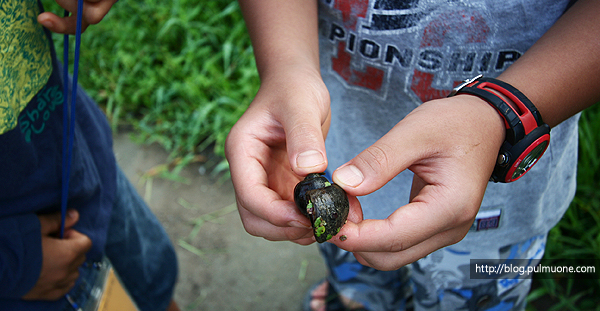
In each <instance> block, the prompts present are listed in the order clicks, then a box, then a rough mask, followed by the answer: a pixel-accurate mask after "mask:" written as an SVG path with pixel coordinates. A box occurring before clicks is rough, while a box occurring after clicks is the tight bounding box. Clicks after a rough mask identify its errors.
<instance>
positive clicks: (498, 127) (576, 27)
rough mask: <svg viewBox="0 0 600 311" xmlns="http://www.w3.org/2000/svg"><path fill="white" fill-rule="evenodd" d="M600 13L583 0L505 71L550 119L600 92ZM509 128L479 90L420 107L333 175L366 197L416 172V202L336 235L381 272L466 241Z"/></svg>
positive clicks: (599, 95) (590, 0) (557, 118)
mask: <svg viewBox="0 0 600 311" xmlns="http://www.w3.org/2000/svg"><path fill="white" fill-rule="evenodd" d="M599 14H600V2H598V1H596V0H580V1H578V2H577V3H576V4H575V5H574V7H572V8H571V9H570V10H569V11H568V12H567V13H566V14H565V15H564V16H563V17H562V18H561V19H560V20H559V21H558V22H557V23H556V24H555V25H554V26H553V27H552V28H551V30H550V31H548V33H547V34H546V35H544V36H543V38H541V39H540V40H539V41H538V42H537V43H536V44H535V45H534V46H533V47H532V48H531V49H530V50H529V51H527V52H526V53H525V54H524V55H523V56H522V57H521V58H520V59H519V60H518V61H517V62H515V63H514V64H513V65H512V66H511V67H510V68H508V69H507V70H506V72H505V73H503V74H502V75H501V76H499V79H500V80H503V81H505V82H508V83H510V84H512V85H513V86H515V87H516V88H517V89H519V90H521V91H522V92H523V93H524V94H525V95H526V96H527V97H528V98H529V99H530V100H531V101H532V102H533V103H534V104H535V105H536V106H537V108H538V109H539V111H540V112H541V115H542V117H543V119H544V121H545V122H546V123H548V124H549V125H550V126H555V125H557V124H558V123H560V122H562V121H563V120H565V119H567V118H568V117H570V116H572V115H574V114H575V113H577V112H579V111H581V110H583V109H585V108H586V107H588V106H591V105H593V104H594V103H595V102H597V101H598V100H599V99H600V39H599V38H600V23H598V19H597V16H598V15H599ZM524 31H527V30H526V29H524ZM504 132H505V128H504V125H503V120H502V119H501V118H500V117H499V114H498V113H497V112H496V111H495V110H494V109H493V108H491V106H490V105H488V104H487V103H486V102H485V101H483V100H481V99H479V98H478V97H475V96H470V95H458V96H454V97H450V98H445V99H439V100H435V101H430V102H427V103H424V104H423V105H421V106H419V107H418V108H417V109H415V110H414V111H413V112H412V113H410V114H409V115H408V116H407V117H406V118H405V119H403V120H402V121H400V122H399V123H398V124H397V125H396V126H395V127H394V128H393V129H392V130H391V131H390V132H388V133H387V134H386V135H385V136H384V137H383V138H382V139H380V140H379V141H377V142H376V143H375V144H374V145H373V146H371V147H369V148H368V149H366V150H365V151H363V152H362V153H361V154H359V155H358V156H357V157H356V158H354V159H352V160H351V161H349V162H348V163H346V164H345V165H343V166H342V167H341V168H339V169H338V170H336V171H335V172H334V173H333V179H334V181H335V182H337V183H339V184H341V185H342V186H343V188H344V189H345V190H346V191H347V192H348V193H350V194H352V195H355V196H360V195H365V194H368V193H371V192H373V191H376V190H377V189H378V188H379V187H381V186H383V185H384V184H385V183H386V182H387V181H389V180H390V179H391V178H393V177H394V176H395V175H396V174H398V173H399V172H401V171H403V170H405V169H410V170H412V171H413V172H414V173H415V179H414V181H413V188H412V192H411V203H409V204H407V205H405V206H402V207H399V208H398V209H397V210H396V211H395V212H394V213H393V214H392V215H391V216H390V217H388V218H387V219H385V220H365V221H363V222H359V223H351V222H348V224H346V225H345V226H344V227H343V229H342V231H341V232H340V233H339V234H338V235H337V236H336V237H334V239H332V240H331V241H333V242H334V243H335V244H336V245H338V246H339V247H341V248H343V249H346V250H348V251H351V252H354V254H355V255H356V257H357V258H358V259H359V261H361V262H362V263H364V264H366V265H369V266H372V267H375V268H378V269H382V270H390V269H397V268H399V267H401V266H403V265H406V264H408V263H411V262H413V261H416V260H418V259H420V258H422V257H424V256H426V255H427V254H430V253H431V252H433V251H435V250H437V249H439V248H441V247H444V246H447V245H451V244H453V243H456V242H458V241H460V240H461V239H462V238H463V237H464V235H465V234H466V233H467V231H468V230H469V228H470V226H471V224H472V223H473V220H474V218H475V215H476V214H477V211H478V210H479V206H480V204H481V201H482V198H483V193H484V191H485V189H486V186H487V183H488V178H489V176H490V175H491V171H492V169H493V167H494V165H495V160H496V158H497V155H498V150H499V149H500V144H501V143H502V141H503V140H504ZM342 235H345V236H346V239H345V241H340V240H339V237H340V236H342Z"/></svg>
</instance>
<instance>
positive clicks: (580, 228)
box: [528, 104, 600, 311]
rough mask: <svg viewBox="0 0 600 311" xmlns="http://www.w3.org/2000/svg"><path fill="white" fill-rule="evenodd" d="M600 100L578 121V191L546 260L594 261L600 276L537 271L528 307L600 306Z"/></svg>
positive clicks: (549, 262) (554, 233) (544, 262)
mask: <svg viewBox="0 0 600 311" xmlns="http://www.w3.org/2000/svg"><path fill="white" fill-rule="evenodd" d="M599 143H600V104H596V105H595V106H593V107H592V108H589V109H587V110H585V111H584V112H583V113H582V115H581V120H580V122H579V159H578V171H577V193H576V196H575V199H574V200H573V202H572V203H571V206H570V207H569V209H568V210H567V212H566V213H565V215H564V216H563V218H562V219H561V221H560V222H559V223H558V225H557V226H556V227H554V228H553V229H552V230H551V231H550V233H549V235H548V243H547V246H546V254H545V256H544V259H543V260H542V262H541V263H542V265H545V266H552V265H561V264H563V263H567V264H569V265H576V266H589V265H594V266H595V268H596V276H595V278H591V279H576V278H574V277H573V276H570V277H566V278H565V276H563V275H560V274H556V275H539V276H537V278H536V276H534V289H533V290H532V292H531V293H530V295H529V298H528V300H529V302H530V307H529V310H540V311H541V310H600V298H599V297H598V294H597V293H599V292H600V271H599V270H598V269H600V193H599V190H600V184H599V181H600V145H599Z"/></svg>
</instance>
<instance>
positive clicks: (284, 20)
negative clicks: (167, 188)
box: [225, 0, 330, 244]
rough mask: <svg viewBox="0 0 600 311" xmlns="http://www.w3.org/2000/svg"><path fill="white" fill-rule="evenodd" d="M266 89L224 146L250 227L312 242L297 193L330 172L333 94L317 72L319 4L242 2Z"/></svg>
mask: <svg viewBox="0 0 600 311" xmlns="http://www.w3.org/2000/svg"><path fill="white" fill-rule="evenodd" d="M240 6H241V8H242V12H243V14H244V18H245V20H246V24H247V25H248V30H249V33H250V36H251V39H252V43H253V47H254V55H255V57H256V63H257V67H258V72H259V74H260V78H261V86H260V89H259V91H258V94H257V95H256V97H255V98H254V100H253V101H252V103H251V104H250V107H249V108H248V110H247V111H246V112H245V113H244V115H243V116H242V117H241V118H240V120H239V121H238V122H237V123H236V125H235V126H234V127H233V129H232V130H231V132H230V134H229V136H228V139H227V142H226V146H225V151H226V156H227V159H228V161H229V164H230V170H231V178H232V181H233V184H234V186H235V191H236V198H237V202H238V208H239V212H240V216H241V219H242V222H243V224H244V227H245V228H246V230H247V231H248V232H249V233H250V234H252V235H256V236H261V237H264V238H266V239H269V240H292V241H295V242H297V243H301V244H309V243H312V242H314V237H313V235H312V230H311V229H310V223H309V221H308V219H307V218H306V217H304V216H303V215H302V214H300V212H299V211H298V210H297V208H296V206H295V204H294V202H293V199H292V193H293V189H294V186H295V184H296V183H297V182H298V181H299V180H300V177H301V176H304V175H306V174H308V173H314V172H322V171H324V170H325V168H326V167H327V160H326V156H325V143H324V136H325V135H326V133H327V129H328V125H329V119H330V110H329V93H328V92H327V89H326V87H325V85H324V84H323V81H322V79H321V76H320V73H319V53H318V30H317V27H318V23H317V2H316V1H309V0H285V1H281V0H243V1H240Z"/></svg>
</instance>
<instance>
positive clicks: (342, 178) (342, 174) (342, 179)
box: [335, 165, 365, 187]
mask: <svg viewBox="0 0 600 311" xmlns="http://www.w3.org/2000/svg"><path fill="white" fill-rule="evenodd" d="M364 179H365V177H364V176H363V174H362V173H361V171H360V170H359V169H358V168H357V167H356V166H354V165H347V166H344V167H342V168H340V169H338V170H337V171H335V183H337V184H344V185H347V186H350V187H356V186H358V185H360V184H361V183H362V182H363V180H364Z"/></svg>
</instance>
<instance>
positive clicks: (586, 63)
mask: <svg viewBox="0 0 600 311" xmlns="http://www.w3.org/2000/svg"><path fill="white" fill-rule="evenodd" d="M599 15H600V1H597V0H579V1H578V2H577V3H576V4H575V5H574V6H573V7H572V8H571V9H569V10H568V11H567V12H566V13H565V14H564V15H563V16H562V17H561V18H560V19H559V20H558V22H557V23H556V24H555V25H554V26H553V27H552V28H550V30H549V31H548V32H547V33H546V34H545V35H544V36H543V37H542V38H541V39H540V40H538V42H536V43H535V44H534V45H533V46H532V47H531V48H530V49H529V50H528V51H527V52H526V53H525V54H523V56H522V57H521V58H519V60H518V61H517V62H515V64H513V65H512V66H510V67H509V68H508V69H507V70H506V71H505V72H504V73H502V75H500V76H499V77H498V78H499V79H500V80H503V81H505V82H508V83H510V84H511V85H513V86H514V87H516V88H517V89H519V90H520V91H521V92H523V93H524V94H525V95H526V96H527V97H528V98H529V99H530V100H531V101H532V102H533V103H534V105H535V106H536V107H537V108H538V110H539V111H540V113H541V115H542V117H543V118H544V122H546V123H547V124H548V125H550V126H551V127H553V126H555V125H558V124H559V123H560V122H562V121H564V120H566V119H567V118H569V117H570V116H572V115H574V114H576V113H577V112H579V111H582V110H584V109H585V108H587V107H589V106H591V105H593V104H594V103H596V102H597V101H598V100H600V39H599V38H600V23H599V22H598V19H597V17H598V16H599Z"/></svg>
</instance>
